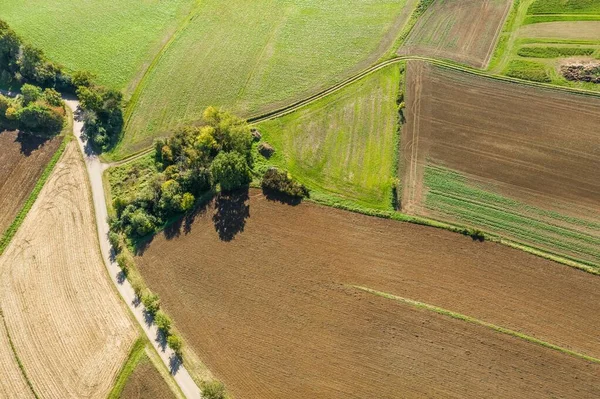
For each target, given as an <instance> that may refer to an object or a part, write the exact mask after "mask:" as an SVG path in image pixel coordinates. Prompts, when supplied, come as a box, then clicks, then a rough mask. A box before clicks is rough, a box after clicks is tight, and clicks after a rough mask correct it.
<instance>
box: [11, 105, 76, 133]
mask: <svg viewBox="0 0 600 399" xmlns="http://www.w3.org/2000/svg"><path fill="white" fill-rule="evenodd" d="M16 118H17V120H18V121H19V122H18V125H19V130H23V131H27V132H34V133H39V134H44V135H47V136H51V135H54V134H57V133H60V131H61V130H62V128H63V125H64V122H65V117H64V115H61V114H60V113H59V112H58V111H57V110H53V109H51V108H50V107H48V106H45V105H40V104H31V105H29V106H27V107H25V108H21V109H20V110H18V111H17V114H16Z"/></svg>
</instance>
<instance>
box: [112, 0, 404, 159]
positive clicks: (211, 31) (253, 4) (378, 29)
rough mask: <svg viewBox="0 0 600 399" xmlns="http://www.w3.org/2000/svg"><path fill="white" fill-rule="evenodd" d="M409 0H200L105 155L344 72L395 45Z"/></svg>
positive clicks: (247, 110) (264, 107) (253, 108)
mask: <svg viewBox="0 0 600 399" xmlns="http://www.w3.org/2000/svg"><path fill="white" fill-rule="evenodd" d="M409 1H410V0H409ZM406 3H407V0H400V1H398V0H378V1H373V0H370V1H362V0H361V1H359V0H350V1H348V0H346V1H341V0H333V1H327V2H322V1H317V0H300V1H299V0H278V1H273V0H252V1H249V0H245V1H237V2H225V1H218V0H204V1H202V2H201V3H200V6H199V7H198V8H197V10H196V12H195V14H194V16H193V17H192V18H191V19H190V22H189V23H188V24H187V25H186V27H185V29H182V30H181V31H180V32H178V34H177V35H176V37H175V39H174V40H173V41H172V42H171V43H170V45H169V46H168V47H167V48H166V49H165V51H164V53H163V54H162V56H161V57H160V59H159V60H158V61H157V62H156V63H155V65H153V67H152V68H151V69H150V70H149V71H148V73H147V75H146V76H145V77H144V79H143V81H142V83H141V85H140V86H139V87H138V90H137V91H136V93H135V94H134V96H133V98H132V101H131V103H130V105H129V108H128V109H127V113H126V118H127V125H126V131H125V135H124V138H123V141H122V142H121V144H120V145H119V146H118V147H117V148H116V149H115V150H114V151H113V153H112V154H109V157H111V158H115V159H119V158H122V157H124V156H127V155H128V154H131V153H134V152H137V151H139V150H142V149H144V148H146V147H148V146H149V145H150V144H151V143H152V141H153V139H154V138H156V137H157V136H161V135H164V134H165V133H166V132H169V131H171V130H172V129H173V128H175V127H176V126H178V125H182V124H186V123H190V122H193V121H196V120H198V119H199V117H200V115H201V113H202V111H203V110H204V109H205V108H206V107H207V106H209V105H215V106H219V107H224V108H226V109H228V110H229V111H232V112H233V113H236V114H238V115H240V116H243V117H248V116H251V115H256V114H259V113H262V112H265V111H268V110H272V109H274V108H277V107H279V106H283V105H286V104H289V103H291V102H293V101H295V100H298V99H300V98H302V97H304V96H306V95H307V94H309V93H315V92H318V91H319V90H320V89H324V88H327V87H329V86H331V85H333V84H334V83H336V82H339V81H341V80H343V79H344V78H345V77H349V76H351V75H352V74H354V73H356V72H358V71H360V70H362V69H364V68H366V67H368V66H370V65H372V64H374V63H375V62H376V61H377V60H378V59H379V58H380V57H382V56H383V55H384V54H386V52H387V51H388V50H389V48H391V47H392V46H393V44H394V42H395V40H396V38H397V36H398V35H399V34H400V30H401V28H402V26H403V23H402V22H403V21H404V20H407V19H408V17H409V16H410V12H411V11H412V9H410V10H409V9H405V4H406ZM414 3H415V2H414V1H410V4H414ZM403 11H404V12H403Z"/></svg>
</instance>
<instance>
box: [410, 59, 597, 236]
mask: <svg viewBox="0 0 600 399" xmlns="http://www.w3.org/2000/svg"><path fill="white" fill-rule="evenodd" d="M406 104H407V107H406V115H407V123H406V125H405V126H404V128H403V132H402V135H403V136H402V139H401V142H402V143H403V151H402V154H403V157H402V159H403V160H402V162H403V163H404V167H403V170H404V171H405V172H404V180H403V181H404V190H403V201H402V205H403V208H404V209H405V210H406V211H407V212H412V213H418V214H426V213H427V212H425V211H424V210H423V209H422V207H423V198H424V187H423V168H424V166H425V165H426V164H436V165H440V166H443V167H445V168H449V169H451V170H454V171H457V172H459V173H461V174H463V175H465V176H467V177H468V178H469V179H470V180H471V181H473V182H476V183H477V184H480V185H482V186H486V185H490V186H493V187H494V188H495V189H496V190H497V191H499V192H500V193H502V194H503V195H506V196H508V197H511V198H514V199H517V200H519V201H522V202H524V203H526V204H529V205H533V206H536V207H540V208H542V209H549V210H553V211H556V212H560V213H561V214H564V215H567V216H571V217H577V218H581V219H583V220H587V221H595V222H596V223H598V222H600V217H599V216H600V214H599V212H598V209H599V208H598V204H599V203H600V169H599V168H598V165H600V128H599V126H600V97H594V96H586V95H578V94H572V93H566V92H564V91H559V90H551V89H542V88H536V87H532V86H524V85H520V84H514V83H506V82H501V81H498V80H495V79H489V78H484V77H480V76H477V75H473V74H468V73H464V72H460V71H455V70H452V69H450V68H444V67H438V66H434V65H431V64H428V63H424V62H412V61H411V62H409V63H408V68H407V94H406ZM581 228H583V229H585V227H581ZM592 233H593V234H595V235H597V234H598V232H597V231H594V232H590V234H592ZM557 239H558V238H557Z"/></svg>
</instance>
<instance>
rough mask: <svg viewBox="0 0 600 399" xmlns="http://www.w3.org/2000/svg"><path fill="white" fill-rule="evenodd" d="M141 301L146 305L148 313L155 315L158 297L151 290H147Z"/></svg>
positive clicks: (158, 303) (158, 305)
mask: <svg viewBox="0 0 600 399" xmlns="http://www.w3.org/2000/svg"><path fill="white" fill-rule="evenodd" d="M142 303H143V304H144V306H145V307H146V310H147V311H148V313H150V314H151V315H152V316H154V315H156V313H157V312H158V309H160V299H159V298H158V295H156V294H153V293H151V292H147V293H146V294H144V295H143V296H142Z"/></svg>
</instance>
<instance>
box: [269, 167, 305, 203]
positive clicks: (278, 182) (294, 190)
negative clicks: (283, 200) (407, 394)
mask: <svg viewBox="0 0 600 399" xmlns="http://www.w3.org/2000/svg"><path fill="white" fill-rule="evenodd" d="M262 188H263V189H264V190H266V191H275V192H279V193H282V194H286V195H289V196H290V197H296V198H302V197H308V196H309V192H308V189H307V188H306V187H304V186H303V185H302V184H300V183H298V182H297V181H295V180H294V179H293V178H292V176H291V175H290V174H289V173H288V172H286V171H283V170H282V171H280V170H278V169H276V168H271V169H269V170H267V172H266V173H265V175H264V176H263V179H262Z"/></svg>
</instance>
